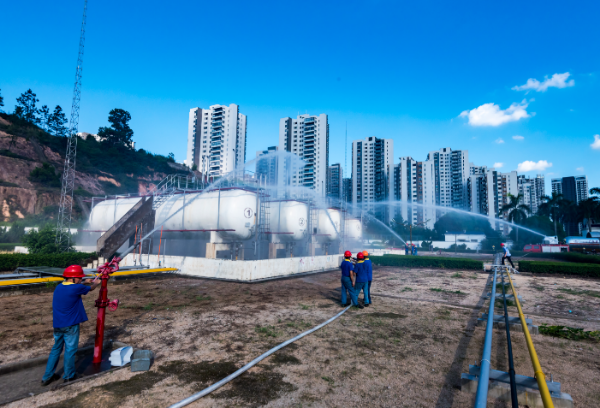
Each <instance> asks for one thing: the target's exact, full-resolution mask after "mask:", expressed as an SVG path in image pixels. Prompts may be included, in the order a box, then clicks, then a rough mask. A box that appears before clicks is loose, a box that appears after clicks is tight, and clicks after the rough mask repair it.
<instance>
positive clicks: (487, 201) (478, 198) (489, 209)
mask: <svg viewBox="0 0 600 408" xmlns="http://www.w3.org/2000/svg"><path fill="white" fill-rule="evenodd" d="M470 167H471V168H470V170H469V173H470V176H469V179H468V182H467V191H468V196H469V200H468V203H469V208H468V210H469V211H471V212H473V213H476V214H482V215H486V216H488V217H489V219H490V220H489V221H490V225H491V226H492V227H493V228H496V229H497V228H499V227H501V228H502V229H504V230H505V232H506V233H508V228H504V226H503V225H499V223H497V222H495V221H494V220H495V219H496V218H498V219H504V218H506V214H505V213H504V212H502V211H500V210H501V208H502V207H503V206H504V205H505V204H507V203H508V202H509V198H508V195H509V194H511V195H514V196H516V195H517V194H518V184H517V172H516V171H511V172H509V173H500V172H499V171H497V170H495V169H493V168H491V169H488V168H487V167H486V166H474V165H472V164H471V166H470Z"/></svg>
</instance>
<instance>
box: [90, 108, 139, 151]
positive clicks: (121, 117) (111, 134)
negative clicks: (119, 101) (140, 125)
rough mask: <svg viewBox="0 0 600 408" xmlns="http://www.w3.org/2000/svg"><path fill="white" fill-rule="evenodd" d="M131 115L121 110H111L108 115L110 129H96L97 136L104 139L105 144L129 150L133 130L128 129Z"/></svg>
mask: <svg viewBox="0 0 600 408" xmlns="http://www.w3.org/2000/svg"><path fill="white" fill-rule="evenodd" d="M130 120H131V115H130V114H129V112H127V111H126V110H123V109H113V110H111V111H110V112H109V114H108V121H109V122H110V124H111V126H110V127H101V128H99V129H98V136H100V137H102V138H105V140H106V143H108V144H110V145H112V146H125V147H128V148H131V145H132V143H131V142H132V138H133V130H132V129H131V128H130V127H129V121H130Z"/></svg>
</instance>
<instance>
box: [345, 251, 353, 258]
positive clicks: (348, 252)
mask: <svg viewBox="0 0 600 408" xmlns="http://www.w3.org/2000/svg"><path fill="white" fill-rule="evenodd" d="M351 256H352V252H350V251H346V252H344V258H350V257H351Z"/></svg>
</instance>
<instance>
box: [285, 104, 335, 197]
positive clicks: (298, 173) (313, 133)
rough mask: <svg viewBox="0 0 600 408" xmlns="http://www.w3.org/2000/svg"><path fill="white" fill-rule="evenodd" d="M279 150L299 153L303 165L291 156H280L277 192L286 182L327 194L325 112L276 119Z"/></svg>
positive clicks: (327, 158) (327, 139) (323, 194)
mask: <svg viewBox="0 0 600 408" xmlns="http://www.w3.org/2000/svg"><path fill="white" fill-rule="evenodd" d="M279 150H280V151H287V152H290V153H293V154H296V155H298V156H299V157H300V158H301V159H302V160H304V162H305V165H304V166H302V165H299V164H298V163H294V162H292V161H291V160H279V163H278V167H279V169H278V185H279V186H280V188H279V192H280V194H282V195H284V194H285V192H286V189H285V186H292V187H299V186H303V187H307V188H310V189H313V190H315V192H316V193H317V195H319V196H321V197H325V196H326V194H327V168H328V167H329V123H328V120H327V115H326V114H324V113H323V114H320V115H318V116H314V115H298V117H297V118H296V119H292V118H282V119H280V121H279Z"/></svg>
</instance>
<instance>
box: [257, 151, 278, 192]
mask: <svg viewBox="0 0 600 408" xmlns="http://www.w3.org/2000/svg"><path fill="white" fill-rule="evenodd" d="M276 152H277V146H271V147H268V148H267V150H259V151H258V152H256V159H257V161H256V177H257V178H258V179H260V180H261V181H262V182H263V183H265V184H266V185H267V186H276V185H277V160H278V157H277V156H276V154H275V153H276Z"/></svg>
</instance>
